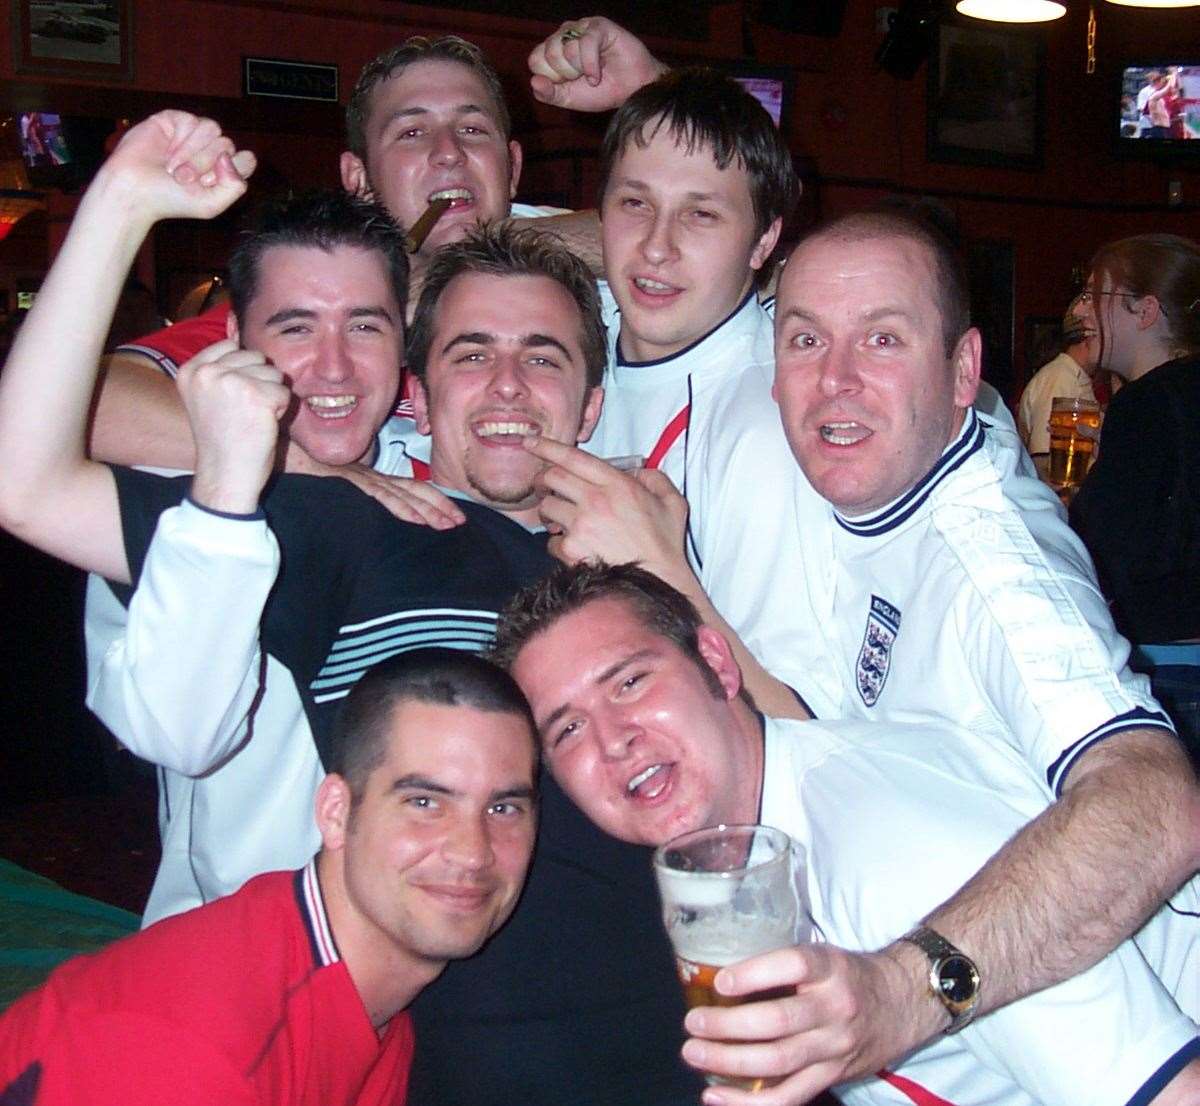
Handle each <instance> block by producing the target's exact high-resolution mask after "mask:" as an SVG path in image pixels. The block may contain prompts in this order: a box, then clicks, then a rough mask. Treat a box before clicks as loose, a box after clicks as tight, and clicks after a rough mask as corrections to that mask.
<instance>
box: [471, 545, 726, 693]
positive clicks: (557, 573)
mask: <svg viewBox="0 0 1200 1106" xmlns="http://www.w3.org/2000/svg"><path fill="white" fill-rule="evenodd" d="M601 599H615V600H618V601H620V602H621V603H623V604H624V605H625V606H626V607H627V608H628V610H629V612H630V613H631V614H632V615H633V616H634V618H636V619H637V621H638V622H639V623H640V624H641V625H642V626H644V627H645V628H646V629H647V630H649V631H650V632H651V633H653V634H657V635H659V636H660V637H665V638H666V639H667V640H668V641H671V642H673V643H674V644H675V645H676V646H678V647H679V649H680V650H681V651H682V652H683V653H684V654H685V655H686V656H687V658H688V659H689V660H690V661H691V662H692V663H693V664H695V665H696V667H697V668H699V669H700V671H701V672H702V673H703V675H704V679H705V682H706V683H707V684H708V687H709V689H710V690H711V691H712V693H713V694H714V695H715V696H716V697H717V698H720V699H724V698H725V690H724V688H723V687H722V686H721V681H720V680H718V679H717V674H716V673H715V672H714V671H713V670H712V668H711V667H709V664H708V661H706V660H705V659H704V657H703V655H702V654H701V652H700V644H699V639H698V637H697V631H698V630H699V629H700V627H701V625H703V623H702V621H701V619H700V615H699V614H698V613H697V611H696V608H695V607H694V606H693V605H692V602H691V600H689V599H688V598H687V597H686V596H684V595H683V594H682V593H681V592H678V591H676V590H675V589H674V588H673V587H671V585H670V584H667V583H664V582H663V581H662V580H660V579H659V578H658V577H657V576H655V575H653V574H652V573H649V572H647V571H646V570H645V569H643V568H638V567H637V565H633V564H626V565H606V564H604V563H602V562H584V563H581V564H578V565H560V566H559V567H558V568H556V569H555V570H554V571H553V572H552V573H551V574H550V575H549V576H547V577H545V578H544V579H542V580H539V581H538V582H537V583H536V584H531V585H530V586H529V587H527V588H523V589H522V590H521V591H519V592H518V593H517V594H516V596H514V597H513V599H512V600H511V601H510V602H509V604H508V605H507V606H506V607H505V608H504V610H503V611H501V612H500V621H499V622H498V623H497V626H496V643H495V645H494V646H493V647H492V651H491V653H490V654H489V656H490V657H491V658H492V660H494V661H495V662H496V663H497V664H499V665H502V666H503V667H505V668H511V667H512V663H513V661H514V660H515V659H516V656H517V654H518V653H519V652H520V651H521V650H522V648H524V646H525V645H526V644H527V643H528V642H529V641H530V640H531V639H532V638H534V637H536V636H537V635H538V634H540V633H541V632H542V631H543V630H547V629H549V628H550V627H551V626H553V625H554V623H555V622H557V621H558V620H559V619H560V618H562V617H563V616H564V615H568V614H571V613H573V612H574V611H577V610H580V609H581V608H582V607H586V606H587V605H588V604H589V603H595V602H598V601H599V600H601Z"/></svg>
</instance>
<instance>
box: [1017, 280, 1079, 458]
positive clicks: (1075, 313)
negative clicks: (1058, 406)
mask: <svg viewBox="0 0 1200 1106" xmlns="http://www.w3.org/2000/svg"><path fill="white" fill-rule="evenodd" d="M1095 337H1096V335H1095V331H1094V330H1093V329H1092V328H1091V327H1090V326H1089V325H1088V323H1087V320H1086V318H1085V317H1084V316H1083V315H1081V314H1080V312H1079V301H1078V299H1075V300H1072V301H1071V305H1070V306H1069V307H1068V308H1067V313H1066V314H1065V315H1064V316H1063V321H1062V330H1061V334H1060V339H1059V352H1058V355H1057V356H1056V357H1054V358H1053V359H1052V360H1051V361H1048V362H1047V363H1046V364H1044V365H1043V366H1042V367H1041V368H1040V369H1038V371H1037V372H1036V373H1034V374H1033V376H1032V377H1031V378H1030V380H1029V383H1028V384H1026V385H1025V390H1024V391H1023V392H1022V393H1021V401H1020V403H1019V404H1018V405H1017V429H1018V430H1019V431H1020V433H1021V441H1023V442H1024V443H1025V447H1026V448H1027V449H1028V450H1029V452H1030V454H1031V455H1032V456H1033V458H1034V463H1035V464H1036V465H1037V466H1038V471H1039V473H1040V474H1041V475H1043V476H1044V475H1045V468H1046V464H1047V458H1048V456H1049V453H1050V402H1051V400H1053V399H1054V398H1055V397H1056V396H1068V397H1070V398H1073V399H1095V398H1096V397H1095V392H1094V391H1093V389H1092V375H1093V373H1095V371H1096V355H1097V352H1098V350H1097V348H1096V346H1097V344H1096V341H1095Z"/></svg>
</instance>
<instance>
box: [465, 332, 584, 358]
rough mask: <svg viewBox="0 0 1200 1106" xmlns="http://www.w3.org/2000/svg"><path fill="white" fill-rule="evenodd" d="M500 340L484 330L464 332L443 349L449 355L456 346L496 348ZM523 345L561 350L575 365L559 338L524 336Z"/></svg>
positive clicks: (522, 336) (536, 335)
mask: <svg viewBox="0 0 1200 1106" xmlns="http://www.w3.org/2000/svg"><path fill="white" fill-rule="evenodd" d="M497 341H499V339H498V338H497V337H496V335H495V334H489V333H488V332H487V331H484V330H464V331H463V332H462V333H461V334H456V335H455V336H454V337H453V338H451V339H450V341H448V342H447V343H446V344H445V345H444V346H443V347H442V353H443V354H446V353H449V352H450V351H451V350H452V349H453V348H454V347H455V346H494V345H495V344H496V343H497ZM519 341H520V343H521V345H522V346H523V347H524V348H525V349H537V348H538V347H540V346H550V347H551V349H556V350H559V351H560V352H561V353H562V355H563V356H564V357H565V358H566V359H567V361H568V362H570V364H572V365H573V364H575V357H574V355H573V354H572V353H571V351H570V350H569V349H568V348H567V347H566V346H565V345H563V343H562V342H560V341H559V340H558V339H557V338H555V337H554V336H553V335H550V334H522V335H521V337H520V339H519Z"/></svg>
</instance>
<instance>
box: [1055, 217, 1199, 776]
mask: <svg viewBox="0 0 1200 1106" xmlns="http://www.w3.org/2000/svg"><path fill="white" fill-rule="evenodd" d="M1083 299H1084V302H1085V305H1086V307H1087V309H1088V311H1089V315H1090V320H1091V323H1092V325H1093V326H1094V327H1095V328H1096V330H1097V332H1098V335H1099V339H1100V355H1099V357H1100V367H1101V368H1104V369H1108V370H1110V371H1112V372H1114V373H1115V374H1117V375H1118V376H1119V377H1120V378H1121V379H1123V380H1124V381H1125V384H1124V386H1123V387H1122V388H1121V389H1120V390H1119V391H1118V392H1117V393H1116V395H1114V396H1113V398H1112V400H1111V402H1110V403H1109V406H1108V412H1107V414H1106V416H1105V420H1104V426H1103V428H1102V430H1101V432H1100V451H1099V457H1098V459H1097V461H1096V463H1095V465H1094V466H1093V467H1092V471H1091V472H1090V473H1089V474H1088V477H1087V479H1086V480H1085V481H1084V483H1083V487H1082V488H1081V489H1080V491H1079V493H1078V494H1077V495H1076V497H1075V499H1074V501H1073V502H1072V504H1071V522H1072V524H1073V525H1074V527H1075V529H1076V530H1077V531H1078V533H1079V534H1080V536H1081V537H1082V538H1083V540H1084V542H1085V543H1086V545H1087V547H1088V550H1089V551H1090V552H1091V554H1092V558H1093V559H1094V560H1095V562H1096V569H1097V571H1098V572H1099V575H1100V583H1101V586H1102V587H1103V589H1104V592H1105V594H1106V595H1107V596H1108V598H1109V599H1110V600H1111V601H1112V612H1113V618H1114V619H1115V621H1116V623H1117V627H1118V629H1119V630H1120V631H1121V632H1122V633H1123V634H1125V636H1126V637H1128V638H1129V639H1130V640H1131V641H1132V642H1134V643H1135V645H1136V646H1137V648H1136V649H1135V651H1134V665H1135V667H1137V668H1139V669H1140V670H1141V671H1144V672H1147V673H1149V675H1150V680H1151V684H1152V686H1153V688H1154V694H1155V695H1156V696H1157V698H1158V699H1159V701H1160V702H1161V703H1162V704H1163V706H1164V707H1166V708H1167V711H1168V712H1169V713H1170V715H1171V717H1172V719H1173V720H1174V722H1175V725H1176V727H1177V729H1178V730H1179V734H1180V737H1182V738H1183V739H1184V741H1185V742H1186V743H1187V745H1188V747H1189V751H1190V752H1191V755H1192V757H1193V760H1196V761H1198V762H1200V245H1198V244H1197V243H1196V242H1195V241H1192V240H1191V239H1187V238H1181V237H1178V236H1176V235H1171V234H1142V235H1137V236H1135V237H1132V238H1123V239H1120V240H1119V241H1116V242H1111V243H1109V244H1108V245H1106V246H1103V247H1101V249H1100V251H1099V252H1098V253H1097V254H1096V256H1095V258H1094V259H1093V261H1092V274H1091V277H1090V279H1089V281H1088V287H1087V291H1086V292H1084V295H1083Z"/></svg>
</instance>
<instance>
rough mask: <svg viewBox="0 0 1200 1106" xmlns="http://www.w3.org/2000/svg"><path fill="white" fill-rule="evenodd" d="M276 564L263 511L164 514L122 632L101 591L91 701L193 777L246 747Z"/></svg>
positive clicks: (154, 759) (151, 757)
mask: <svg viewBox="0 0 1200 1106" xmlns="http://www.w3.org/2000/svg"><path fill="white" fill-rule="evenodd" d="M278 571H279V547H278V544H277V543H276V541H275V536H274V534H272V533H271V530H270V528H269V527H268V526H267V523H266V520H265V519H263V518H253V519H243V518H228V517H224V516H220V515H216V514H213V513H211V512H208V511H205V510H203V509H202V508H200V507H197V506H195V505H194V504H192V503H190V502H188V501H185V502H184V503H182V504H181V505H180V506H178V507H173V508H171V509H169V510H167V511H164V512H163V514H162V516H161V518H160V519H159V522H158V527H157V529H156V530H155V533H154V538H153V540H152V541H151V543H150V546H149V548H148V550H147V553H146V560H145V564H144V566H143V569H142V574H141V577H140V580H139V582H138V586H137V590H136V591H135V592H134V595H133V599H132V601H131V602H130V604H129V611H128V619H127V622H126V624H125V626H124V628H123V632H122V627H121V625H120V622H119V620H118V619H114V618H113V617H112V614H111V607H110V606H109V605H108V604H107V603H103V605H102V600H101V599H99V598H98V596H97V595H96V594H95V593H96V592H98V591H99V588H92V589H91V591H90V592H89V603H88V632H87V637H88V696H87V702H88V706H89V707H91V709H92V710H93V711H94V712H95V713H96V715H97V716H98V717H99V718H100V720H101V721H102V722H103V723H104V724H105V725H106V726H108V728H109V729H110V730H112V731H113V733H114V734H116V735H117V737H118V738H119V739H120V741H121V743H122V744H123V745H125V746H126V748H128V749H129V750H130V751H131V752H133V753H135V754H136V755H137V756H140V757H143V758H144V759H146V760H148V761H150V762H151V763H153V764H157V765H161V766H162V767H164V768H168V769H170V770H172V771H175V772H179V773H181V774H183V775H188V776H196V775H200V774H202V773H204V772H207V771H209V770H210V769H212V768H213V767H215V766H216V765H218V764H220V763H221V762H222V761H223V760H225V759H226V758H227V757H228V756H229V755H230V754H231V753H232V752H234V751H235V750H236V749H237V748H238V746H239V745H240V743H241V742H242V741H243V740H244V739H245V736H246V726H245V721H246V718H247V715H248V714H249V712H250V710H251V707H252V706H253V704H254V700H255V697H256V695H257V694H258V690H259V674H260V667H261V657H260V654H259V648H258V623H259V619H260V618H261V616H262V609H263V604H264V603H265V602H266V599H267V595H268V593H269V592H270V590H271V586H272V585H273V584H274V582H275V577H276V574H277V573H278Z"/></svg>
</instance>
